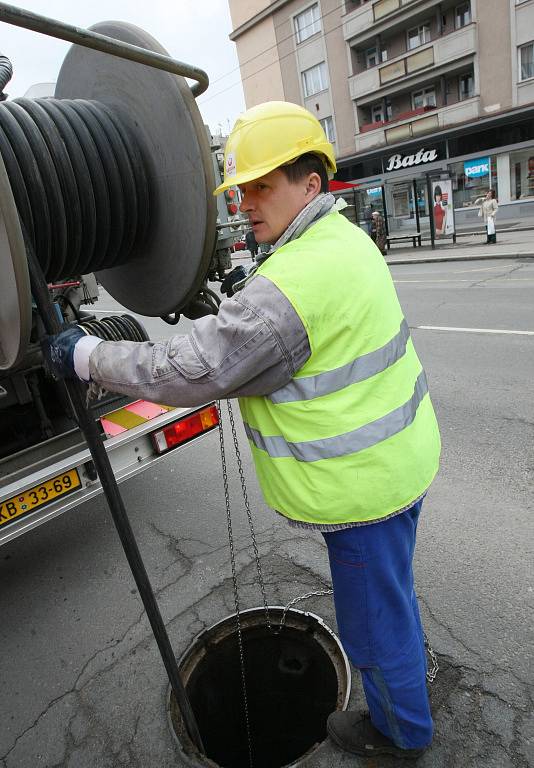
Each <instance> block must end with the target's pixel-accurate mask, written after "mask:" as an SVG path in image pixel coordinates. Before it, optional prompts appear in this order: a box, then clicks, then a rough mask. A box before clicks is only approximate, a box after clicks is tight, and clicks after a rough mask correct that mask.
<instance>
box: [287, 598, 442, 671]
mask: <svg viewBox="0 0 534 768" xmlns="http://www.w3.org/2000/svg"><path fill="white" fill-rule="evenodd" d="M333 593H334V590H333V589H319V590H317V591H316V592H306V594H304V595H300V596H299V597H295V598H294V599H293V600H291V601H290V602H289V603H288V604H287V605H286V607H285V608H284V610H283V613H282V618H281V619H280V624H279V625H278V628H277V631H278V632H280V631H281V630H282V629H283V627H284V623H285V620H286V615H287V612H288V611H289V609H290V608H292V607H293V606H294V605H296V604H297V603H300V601H301V600H306V599H307V598H308V597H321V596H322V595H332V594H333ZM423 638H424V643H425V650H426V652H427V653H428V655H429V656H430V659H431V661H432V667H431V668H430V669H427V672H426V679H427V680H428V682H429V683H431V684H432V683H433V682H434V680H435V679H436V675H437V674H438V672H439V663H438V657H437V655H436V652H435V650H434V649H433V648H432V646H431V645H430V640H429V639H428V635H427V633H426V632H425V631H424V630H423Z"/></svg>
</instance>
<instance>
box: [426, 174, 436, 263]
mask: <svg viewBox="0 0 534 768" xmlns="http://www.w3.org/2000/svg"><path fill="white" fill-rule="evenodd" d="M426 193H427V195H428V219H429V221H430V244H431V246H432V250H434V249H435V247H436V229H435V227H434V206H433V205H432V184H431V183H430V174H429V173H427V174H426Z"/></svg>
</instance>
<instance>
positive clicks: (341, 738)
mask: <svg viewBox="0 0 534 768" xmlns="http://www.w3.org/2000/svg"><path fill="white" fill-rule="evenodd" d="M326 730H327V731H328V735H329V736H330V738H331V739H332V741H333V742H334V743H335V744H337V746H338V747H341V749H344V750H345V751H346V752H352V753H353V754H355V755H364V756H365V757H374V756H375V755H395V757H400V758H406V759H407V760H416V759H417V758H418V757H419V756H420V755H422V754H423V752H424V751H425V749H426V747H421V748H420V749H401V748H400V747H397V746H396V745H395V744H394V743H393V742H392V741H391V739H388V738H387V737H386V736H384V734H383V733H380V731H379V730H377V729H376V728H375V727H374V725H373V724H372V722H371V720H370V718H369V715H368V714H365V715H362V714H361V713H360V712H338V711H336V712H332V714H331V715H329V717H328V720H327V722H326Z"/></svg>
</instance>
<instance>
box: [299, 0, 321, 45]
mask: <svg viewBox="0 0 534 768" xmlns="http://www.w3.org/2000/svg"><path fill="white" fill-rule="evenodd" d="M294 21H295V34H296V36H297V43H302V42H303V41H304V40H307V39H308V38H309V37H311V36H312V35H315V34H316V33H317V32H320V31H321V15H320V13H319V4H318V3H315V5H312V6H310V8H306V10H305V11H302V13H299V14H298V15H297V16H295V19H294Z"/></svg>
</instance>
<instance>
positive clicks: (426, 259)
mask: <svg viewBox="0 0 534 768" xmlns="http://www.w3.org/2000/svg"><path fill="white" fill-rule="evenodd" d="M532 258H534V252H532V253H517V252H514V253H484V254H482V253H481V254H479V255H478V256H471V255H469V256H468V255H463V256H452V255H450V256H421V257H417V256H415V257H413V258H411V259H386V264H387V265H388V266H392V265H394V264H430V263H432V262H439V261H483V260H484V261H485V260H487V261H492V260H494V259H532Z"/></svg>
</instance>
